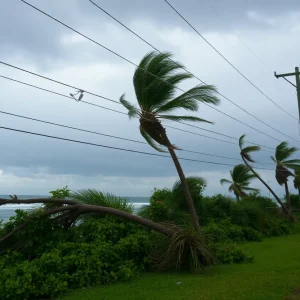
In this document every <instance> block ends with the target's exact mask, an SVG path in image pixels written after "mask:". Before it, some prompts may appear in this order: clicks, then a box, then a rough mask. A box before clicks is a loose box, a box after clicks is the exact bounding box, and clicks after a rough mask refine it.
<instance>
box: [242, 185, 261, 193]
mask: <svg viewBox="0 0 300 300" xmlns="http://www.w3.org/2000/svg"><path fill="white" fill-rule="evenodd" d="M242 189H243V190H245V191H251V192H257V193H259V192H260V189H255V188H250V187H247V186H245V187H242Z"/></svg>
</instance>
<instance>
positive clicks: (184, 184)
mask: <svg viewBox="0 0 300 300" xmlns="http://www.w3.org/2000/svg"><path fill="white" fill-rule="evenodd" d="M162 135H163V138H164V140H165V141H166V143H167V145H168V150H169V152H170V155H171V157H172V159H173V162H174V165H175V167H176V170H177V173H178V176H179V178H180V181H181V183H182V188H183V192H184V195H185V200H186V203H187V206H188V209H189V212H190V215H191V218H192V222H193V226H194V229H195V231H197V232H199V231H200V225H199V220H198V215H197V213H196V209H195V205H194V201H193V199H192V196H191V193H190V189H189V186H188V184H187V181H186V179H185V176H184V173H183V170H182V168H181V165H180V162H179V160H178V158H177V155H176V153H175V151H174V149H173V146H172V144H171V142H170V141H169V139H168V136H167V134H166V132H165V129H163V132H162Z"/></svg>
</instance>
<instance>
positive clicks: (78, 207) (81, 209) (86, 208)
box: [0, 198, 173, 242]
mask: <svg viewBox="0 0 300 300" xmlns="http://www.w3.org/2000/svg"><path fill="white" fill-rule="evenodd" d="M12 203H15V204H16V203H18V204H32V203H37V202H36V199H26V200H18V199H12V200H8V199H0V206H1V205H3V204H12ZM38 203H57V204H58V203H59V204H64V203H67V204H69V203H72V204H71V205H66V206H61V207H57V208H53V209H45V210H44V211H43V212H41V213H40V214H39V215H37V216H33V217H31V218H29V219H28V220H26V221H25V222H24V223H22V224H21V225H19V226H18V227H16V228H15V229H14V230H12V231H11V232H9V233H8V234H7V235H5V236H4V237H0V242H2V241H3V240H5V239H7V238H9V237H10V236H12V235H13V234H14V233H16V232H17V231H19V230H21V229H22V228H24V227H25V226H27V225H28V224H29V222H30V221H31V220H32V219H35V218H38V217H42V216H49V215H53V214H57V213H61V212H66V211H69V212H76V213H78V215H81V214H86V213H104V214H108V215H114V216H118V217H121V218H124V219H126V220H129V221H132V222H136V223H139V224H141V225H143V226H145V227H148V228H150V229H153V230H155V231H157V232H160V233H161V234H163V235H165V236H168V237H171V236H172V235H173V232H172V230H170V229H169V228H167V227H166V226H164V225H161V224H159V223H155V222H153V221H150V220H148V219H144V218H142V217H139V216H137V215H133V214H130V213H127V212H125V211H122V210H118V209H115V208H111V207H104V206H99V205H87V204H78V203H77V204H75V205H73V203H74V201H71V200H65V199H51V198H45V199H43V198H40V199H39V202H38Z"/></svg>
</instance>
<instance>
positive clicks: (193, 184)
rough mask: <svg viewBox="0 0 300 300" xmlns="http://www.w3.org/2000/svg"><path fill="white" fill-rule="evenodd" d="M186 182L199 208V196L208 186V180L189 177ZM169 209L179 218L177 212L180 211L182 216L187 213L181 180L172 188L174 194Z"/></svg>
mask: <svg viewBox="0 0 300 300" xmlns="http://www.w3.org/2000/svg"><path fill="white" fill-rule="evenodd" d="M186 182H187V185H188V187H189V190H190V193H191V196H192V199H193V200H194V204H195V206H196V207H197V206H198V203H197V200H198V198H199V195H200V194H201V192H202V191H203V190H204V188H205V187H206V185H207V183H206V180H205V179H204V178H202V177H199V176H189V177H187V178H186ZM168 209H169V211H170V213H172V214H173V215H174V214H176V216H178V214H177V213H176V212H179V211H180V214H181V215H182V212H183V211H187V209H188V208H187V204H186V201H185V196H184V191H183V187H182V184H181V181H180V180H177V181H176V182H175V183H174V185H173V187H172V194H171V197H170V199H169V203H168ZM176 218H177V217H176Z"/></svg>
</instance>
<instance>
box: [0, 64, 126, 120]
mask: <svg viewBox="0 0 300 300" xmlns="http://www.w3.org/2000/svg"><path fill="white" fill-rule="evenodd" d="M0 63H1V61H0ZM36 75H37V74H36ZM37 76H39V75H37ZM0 77H1V78H4V79H7V80H10V81H14V82H17V83H21V84H24V85H27V86H30V87H33V88H36V89H38V90H42V91H44V92H48V93H51V94H55V95H58V96H61V97H65V98H69V99H72V100H74V98H72V97H71V96H67V95H64V94H61V93H57V92H54V91H51V90H47V89H44V88H41V87H39V86H36V85H33V84H29V83H26V82H23V81H19V80H16V79H13V78H9V77H6V76H3V75H0ZM86 93H87V92H86ZM99 97H101V96H99ZM112 101H114V100H112ZM80 102H83V103H86V104H89V105H94V106H98V107H100V108H103V109H107V110H110V111H113V112H116V113H119V114H123V115H125V116H127V115H128V114H127V113H124V112H122V111H119V110H116V109H112V108H108V107H105V106H101V105H98V104H94V103H92V102H88V101H84V100H80Z"/></svg>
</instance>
